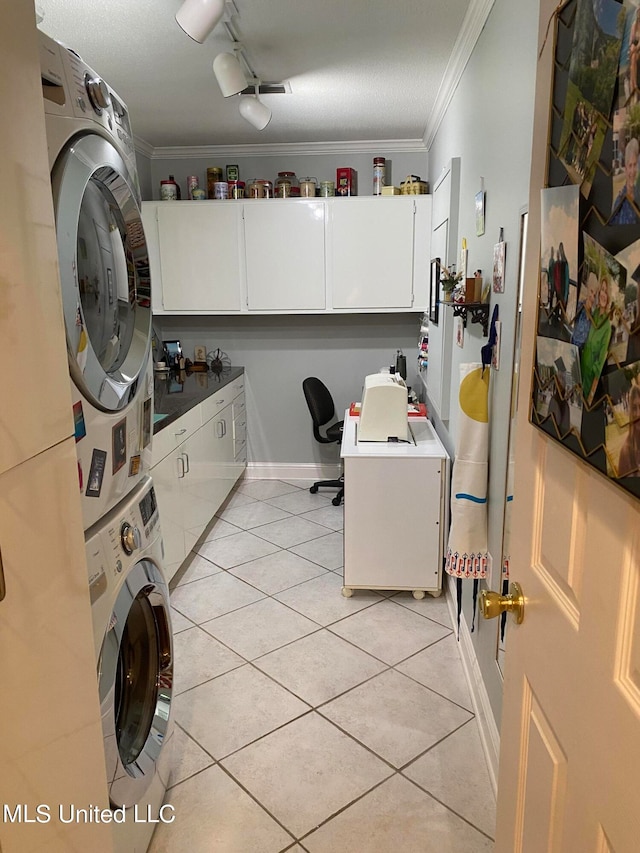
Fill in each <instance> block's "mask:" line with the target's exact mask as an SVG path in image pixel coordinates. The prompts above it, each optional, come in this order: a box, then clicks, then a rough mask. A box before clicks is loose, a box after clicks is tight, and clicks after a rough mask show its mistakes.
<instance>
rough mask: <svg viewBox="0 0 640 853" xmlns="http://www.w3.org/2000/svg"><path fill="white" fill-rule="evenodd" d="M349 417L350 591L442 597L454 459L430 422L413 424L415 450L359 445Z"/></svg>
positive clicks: (346, 589) (345, 440) (345, 449)
mask: <svg viewBox="0 0 640 853" xmlns="http://www.w3.org/2000/svg"><path fill="white" fill-rule="evenodd" d="M358 420H359V419H358V418H357V417H350V416H349V412H348V411H347V412H346V413H345V421H344V433H343V437H342V445H341V456H342V459H343V462H344V485H345V491H344V575H343V577H344V586H343V588H342V594H343V595H345V596H347V597H349V596H351V595H352V594H353V590H354V589H394V590H409V591H411V592H413V596H414V598H417V599H420V598H424V596H425V594H426V593H429V594H430V595H432V596H438V595H440V594H441V592H442V561H443V555H444V547H445V542H446V536H447V527H448V524H447V521H448V507H449V455H448V453H447V451H446V449H445V447H444V445H443V444H442V442H441V441H440V439H439V438H438V436H437V435H436V432H435V430H434V428H433V426H432V425H431V423H430V422H429V421H428V420H427V419H426V418H410V426H411V431H412V434H413V436H414V437H415V444H414V443H410V444H404V443H402V444H400V443H398V444H396V443H386V442H358V440H357V425H358Z"/></svg>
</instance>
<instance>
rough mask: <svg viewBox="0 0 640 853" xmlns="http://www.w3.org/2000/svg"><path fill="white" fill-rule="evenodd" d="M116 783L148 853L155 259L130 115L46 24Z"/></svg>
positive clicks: (153, 814) (63, 276) (89, 539)
mask: <svg viewBox="0 0 640 853" xmlns="http://www.w3.org/2000/svg"><path fill="white" fill-rule="evenodd" d="M39 41H40V62H41V72H42V91H43V99H44V109H45V120H46V134H47V145H48V150H49V168H50V171H51V184H52V190H53V201H54V209H55V220H56V237H57V242H58V259H59V265H60V281H61V288H62V307H63V312H64V320H65V329H66V337H67V350H68V360H69V370H70V378H71V392H72V397H73V416H74V423H75V438H76V449H77V456H78V479H79V486H80V496H81V504H82V514H83V520H84V529H85V542H86V551H87V566H88V573H89V576H88V579H89V589H90V595H91V604H92V617H93V627H94V644H95V653H96V667H97V677H98V686H99V695H100V703H101V714H102V727H103V736H104V747H105V759H106V768H107V784H108V789H109V797H110V800H111V805H112V807H113V808H118V809H121V808H122V807H125V815H126V820H125V821H124V822H123V823H118V824H114V842H115V845H116V849H117V850H118V851H119V853H120V851H122V853H124V851H126V853H132V851H136V853H143V851H145V850H146V849H147V847H148V844H149V841H150V839H151V835H152V833H153V829H154V826H155V823H154V822H153V821H154V820H156V819H157V816H158V812H159V810H160V807H161V805H162V801H163V798H164V794H165V790H166V787H167V783H168V776H169V764H170V747H171V743H170V742H171V738H172V720H171V695H172V685H173V644H172V631H171V619H170V609H169V592H168V588H167V585H166V582H165V579H164V574H163V567H162V559H163V546H162V536H161V529H160V519H159V515H158V507H157V503H156V498H155V492H154V489H153V483H152V481H151V479H150V477H149V470H150V463H151V439H152V434H153V364H152V352H151V336H152V323H151V303H150V298H151V287H150V278H149V261H148V257H147V248H146V242H145V237H144V230H143V228H142V221H141V216H140V202H141V199H140V189H139V184H138V176H137V168H136V161H135V152H134V147H133V139H132V133H131V125H130V121H129V113H128V111H127V108H126V106H125V104H124V103H123V101H122V100H121V99H120V98H119V97H118V96H117V95H116V93H115V92H113V91H112V90H111V89H110V88H109V87H108V86H107V85H106V83H105V82H104V81H103V80H102V79H101V78H100V77H98V75H97V74H95V73H94V72H93V71H92V70H91V68H89V67H88V66H87V65H85V63H84V62H83V61H82V60H81V59H80V58H79V57H78V56H77V54H75V53H74V52H73V51H71V50H69V49H68V48H66V47H65V46H64V45H62V44H60V43H59V42H57V41H54V40H53V39H51V38H50V37H49V36H47V35H45V34H44V33H42V32H39Z"/></svg>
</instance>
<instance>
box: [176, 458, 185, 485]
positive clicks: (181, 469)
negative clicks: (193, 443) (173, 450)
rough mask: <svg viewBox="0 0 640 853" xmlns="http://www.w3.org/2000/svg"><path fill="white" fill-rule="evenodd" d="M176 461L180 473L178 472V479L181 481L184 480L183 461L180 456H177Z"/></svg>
mask: <svg viewBox="0 0 640 853" xmlns="http://www.w3.org/2000/svg"><path fill="white" fill-rule="evenodd" d="M177 461H178V462H179V463H180V471H178V479H179V480H182V479H183V478H184V459H183V458H182V456H178V459H177Z"/></svg>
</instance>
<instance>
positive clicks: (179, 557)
mask: <svg viewBox="0 0 640 853" xmlns="http://www.w3.org/2000/svg"><path fill="white" fill-rule="evenodd" d="M151 476H152V477H153V485H154V487H155V490H156V495H157V497H158V507H159V510H160V524H161V526H162V541H163V542H164V572H165V577H166V578H167V583H168V582H169V581H170V580H171V578H172V577H173V576H174V574H175V573H176V572H177V571H178V569H179V568H180V564H181V563H182V561H183V560H184V558H185V555H186V553H187V548H186V545H185V534H184V531H185V518H184V508H183V500H182V483H183V480H184V476H185V462H184V459H183V458H182V456H181V453H180V448H176V449H175V450H174V451H173V452H172V453H170V454H169V455H168V456H165V458H164V459H162V460H161V461H160V462H158V464H157V465H154V466H153V468H152V469H151Z"/></svg>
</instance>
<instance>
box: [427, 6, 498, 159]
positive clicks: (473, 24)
mask: <svg viewBox="0 0 640 853" xmlns="http://www.w3.org/2000/svg"><path fill="white" fill-rule="evenodd" d="M494 3H495V0H472V2H471V5H470V6H469V8H468V10H467V14H466V15H465V19H464V21H463V22H462V28H461V29H460V32H459V34H458V38H457V39H456V43H455V44H454V46H453V50H452V52H451V57H450V59H449V62H448V63H447V67H446V70H445V73H444V77H443V79H442V83H441V84H440V89H439V90H438V94H437V96H436V101H435V104H434V107H433V112H432V113H431V117H430V119H429V123H428V124H427V127H426V129H425V132H424V138H423V143H424V146H425V148H426V149H427V151H428V150H429V149H430V148H431V146H432V145H433V140H434V139H435V136H436V133H437V132H438V128H439V127H440V124H441V122H442V119H443V118H444V116H445V114H446V112H447V110H448V108H449V104H450V103H451V99H452V98H453V95H454V93H455V91H456V89H457V88H458V83H459V82H460V79H461V77H462V74H463V73H464V69H465V68H466V67H467V62H468V61H469V59H470V58H471V54H472V53H473V49H474V48H475V46H476V44H477V41H478V39H479V38H480V33H481V32H482V30H483V28H484V25H485V24H486V22H487V18H488V17H489V14H490V13H491V9H492V8H493V4H494Z"/></svg>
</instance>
